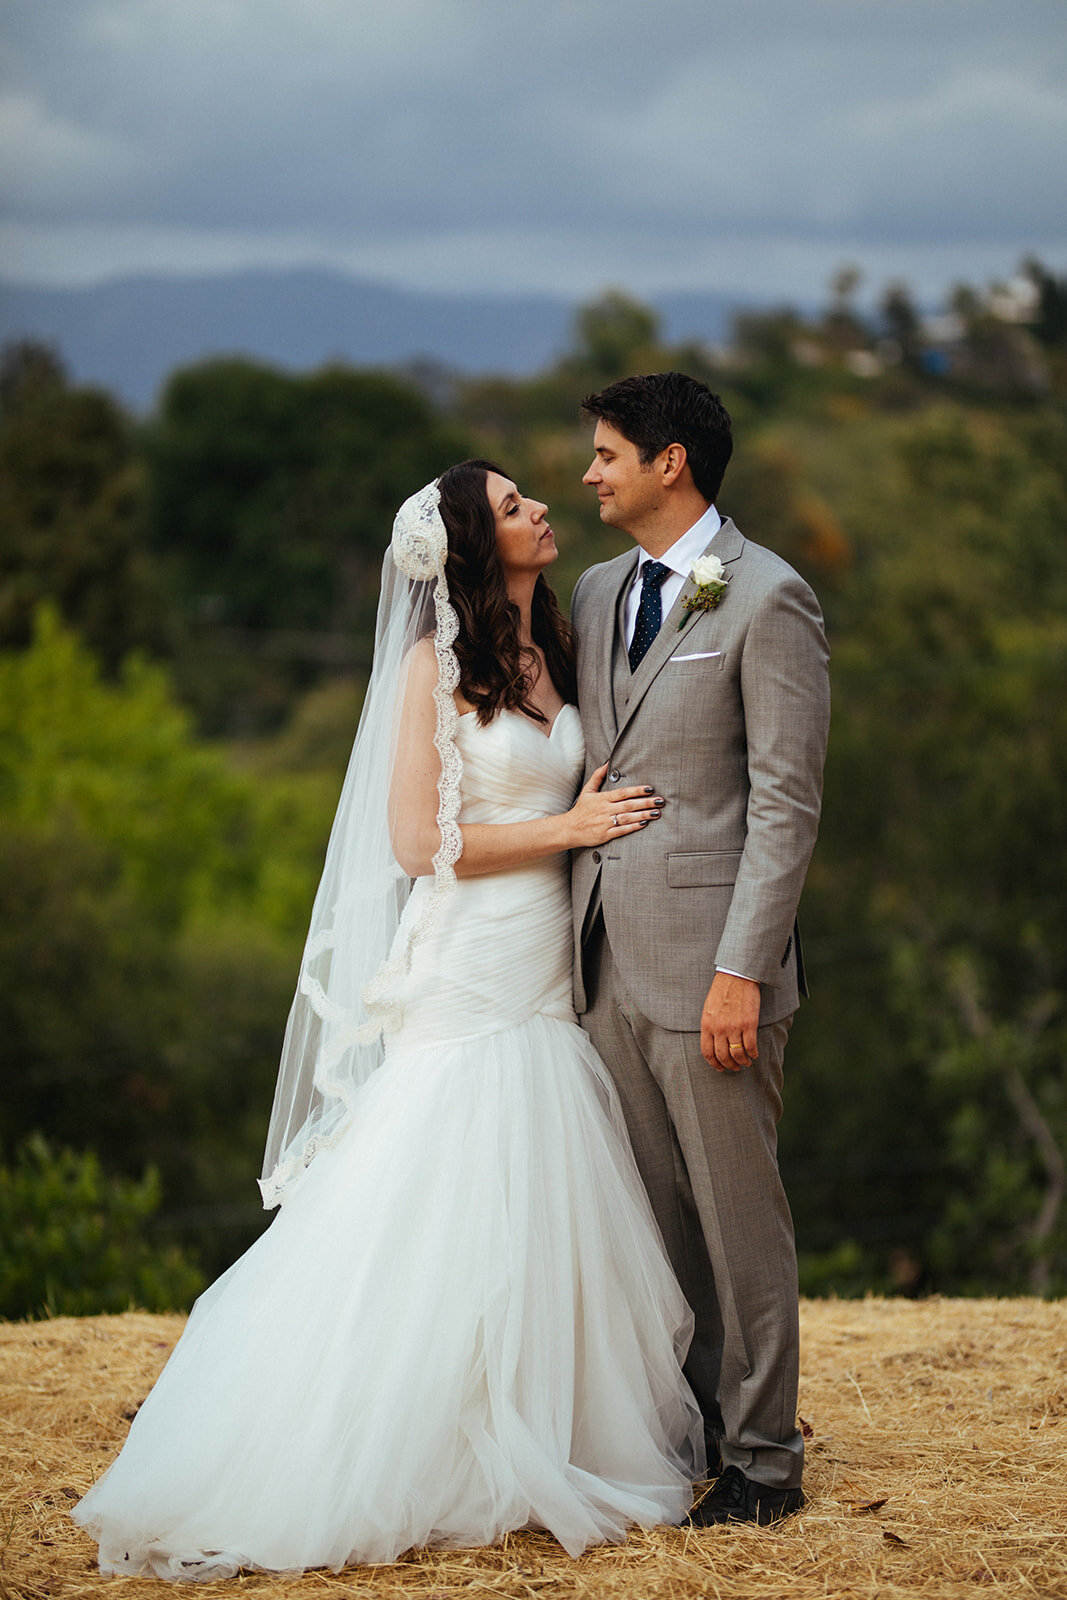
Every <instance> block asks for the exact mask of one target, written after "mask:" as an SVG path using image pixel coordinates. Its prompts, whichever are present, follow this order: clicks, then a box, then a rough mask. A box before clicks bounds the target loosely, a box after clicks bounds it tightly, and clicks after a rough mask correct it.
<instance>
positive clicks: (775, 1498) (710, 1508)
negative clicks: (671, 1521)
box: [689, 1467, 804, 1528]
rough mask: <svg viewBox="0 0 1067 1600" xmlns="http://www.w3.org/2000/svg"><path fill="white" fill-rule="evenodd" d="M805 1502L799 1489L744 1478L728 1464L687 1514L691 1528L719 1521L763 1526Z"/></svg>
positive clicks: (789, 1513) (797, 1508) (707, 1526)
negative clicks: (778, 1486)
mask: <svg viewBox="0 0 1067 1600" xmlns="http://www.w3.org/2000/svg"><path fill="white" fill-rule="evenodd" d="M803 1504H804V1495H803V1492H802V1491H801V1490H800V1489H772V1488H770V1487H769V1486H768V1485H767V1484H765V1483H756V1482H754V1481H753V1479H752V1478H746V1477H745V1475H744V1473H743V1472H742V1471H741V1469H740V1467H727V1468H726V1471H725V1472H724V1473H723V1474H722V1477H721V1478H719V1480H718V1482H717V1483H715V1484H713V1485H712V1487H711V1488H710V1489H709V1490H708V1492H707V1494H706V1495H705V1496H704V1498H703V1500H701V1502H700V1504H699V1505H696V1506H694V1507H693V1509H692V1511H691V1512H690V1513H689V1521H690V1522H691V1523H692V1525H693V1527H694V1528H713V1527H715V1526H716V1524H717V1523H720V1522H757V1523H759V1524H760V1525H761V1526H765V1525H766V1524H767V1523H768V1522H777V1521H778V1520H779V1519H780V1518H781V1517H789V1516H792V1514H793V1512H794V1511H799V1510H800V1508H801V1506H802V1505H803Z"/></svg>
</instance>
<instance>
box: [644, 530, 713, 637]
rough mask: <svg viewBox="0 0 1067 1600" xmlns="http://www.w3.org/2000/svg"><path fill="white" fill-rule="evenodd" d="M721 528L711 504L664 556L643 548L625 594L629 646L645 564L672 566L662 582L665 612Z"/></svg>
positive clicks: (661, 596)
mask: <svg viewBox="0 0 1067 1600" xmlns="http://www.w3.org/2000/svg"><path fill="white" fill-rule="evenodd" d="M721 527H722V518H721V517H720V516H719V513H718V512H717V511H716V509H715V507H714V506H709V507H708V509H707V510H706V511H705V513H704V515H703V516H702V517H701V518H700V519H699V521H697V522H694V523H693V526H692V527H691V528H690V529H689V530H688V532H687V533H683V534H682V537H681V538H680V539H675V541H674V543H673V544H672V545H671V547H670V549H669V550H665V551H664V552H663V554H662V555H661V556H650V555H649V554H648V552H647V550H642V552H641V559H640V561H639V562H638V563H637V571H636V572H635V573H634V579H633V583H632V584H631V585H630V592H629V594H628V595H627V596H626V647H627V649H629V647H630V645H631V644H632V643H633V637H634V629H635V628H636V627H637V608H638V606H639V605H640V604H641V584H642V583H643V581H644V576H645V567H646V566H647V565H648V563H649V562H650V561H661V562H662V563H663V565H664V566H665V567H670V569H671V570H670V572H669V573H668V574H667V576H666V577H665V578H664V580H663V582H662V583H661V584H660V587H659V592H660V599H661V601H662V604H663V615H664V616H666V615H667V612H668V611H669V610H670V609H671V606H673V604H674V602H675V601H676V600H677V598H678V596H679V595H680V594H681V592H682V588H683V585H684V584H685V580H686V579H687V578H688V577H689V573H690V569H691V567H692V565H693V562H694V561H696V560H698V559H699V558H700V557H701V556H702V555H703V554H704V551H705V550H706V549H707V548H708V545H709V543H710V542H711V540H712V539H713V538H714V536H715V535H716V534H717V533H718V531H719V529H720V528H721Z"/></svg>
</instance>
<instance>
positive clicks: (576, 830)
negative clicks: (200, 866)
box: [73, 461, 704, 1580]
mask: <svg viewBox="0 0 1067 1600" xmlns="http://www.w3.org/2000/svg"><path fill="white" fill-rule="evenodd" d="M556 554H557V552H556V545H555V540H554V537H553V533H552V529H551V527H550V525H549V522H548V520H547V508H546V507H545V506H543V505H541V504H540V503H539V502H537V501H534V500H530V499H526V498H524V497H523V496H521V495H520V494H519V493H518V490H517V489H516V487H515V485H514V484H513V483H512V482H511V481H510V480H509V479H508V478H507V477H506V476H505V475H504V474H503V473H502V472H501V471H500V470H499V469H498V468H496V467H494V466H493V465H492V464H491V463H489V462H486V461H468V462H463V463H462V464H461V465H459V466H456V467H452V468H450V469H449V470H448V471H447V472H445V473H444V474H443V476H442V477H441V478H440V479H439V480H438V481H436V482H435V483H432V484H429V485H428V486H427V487H426V488H425V489H423V490H421V491H420V492H419V493H418V494H417V495H414V496H412V498H411V499H410V500H408V501H407V502H406V503H405V504H404V506H403V507H402V508H401V510H400V512H399V513H398V515H397V518H396V522H395V524H394V528H393V540H392V544H391V545H390V548H389V551H388V552H387V555H386V560H385V566H384V570H383V579H382V596H381V602H380V605H379V613H378V627H377V634H376V640H375V657H374V668H373V672H372V676H371V683H370V687H369V689H368V693H367V699H366V703H365V705H364V710H363V714H362V716H361V719H360V726H359V731H358V733H357V736H356V742H355V747H354V750H353V754H352V759H351V762H350V764H349V770H348V774H347V777H346V779H345V785H344V789H343V792H342V796H341V801H340V805H339V807H338V812H337V817H336V819H335V822H334V827H333V832H332V834H331V838H330V845H329V849H328V852H327V857H326V864H325V869H324V872H323V878H322V883H321V885H320V887H319V892H318V896H317V898H316V902H315V908H314V911H313V914H312V923H311V930H310V933H309V935H308V942H307V946H306V948H305V952H304V958H303V962H302V965H301V972H300V981H299V987H298V991H297V995H296V999H295V1000H294V1003H293V1008H292V1012H291V1014H290V1018H289V1026H288V1029H287V1033H286V1039H285V1046H284V1050H283V1055H282V1065H281V1071H280V1074H279V1079H278V1088H277V1093H276V1097H275V1104H274V1110H273V1114H272V1118H271V1125H270V1132H269V1135H268V1144H267V1157H266V1163H265V1167H264V1175H263V1179H262V1182H261V1187H262V1190H263V1195H264V1203H265V1204H266V1205H267V1206H274V1205H278V1204H279V1203H281V1206H282V1209H281V1211H280V1213H279V1215H278V1217H277V1218H276V1219H275V1221H274V1224H273V1226H272V1227H271V1228H270V1229H268V1231H267V1232H266V1233H265V1234H264V1235H263V1236H262V1237H261V1238H260V1239H259V1240H258V1241H257V1243H256V1244H254V1245H253V1246H252V1248H251V1249H250V1250H249V1251H248V1252H247V1253H246V1254H245V1255H244V1256H242V1257H241V1259H240V1260H239V1261H237V1262H236V1263H235V1264H234V1265H233V1266H232V1267H231V1268H230V1269H229V1271H228V1272H226V1273H225V1274H224V1275H223V1276H222V1277H221V1278H220V1279H219V1280H218V1281H217V1282H216V1283H215V1284H213V1285H212V1287H211V1288H210V1289H208V1290H207V1292H206V1293H205V1294H203V1295H202V1296H201V1297H200V1299H199V1300H198V1301H197V1304H196V1306H195V1307H194V1309H193V1312H192V1315H191V1316H190V1318H189V1322H188V1325H187V1327H186V1330H185V1332H184V1334H183V1336H182V1338H181V1340H180V1342H179V1344H178V1346H177V1348H176V1349H175V1351H174V1353H173V1355H172V1357H171V1359H170V1361H169V1362H168V1364H167V1366H166V1368H165V1369H164V1371H163V1373H162V1375H161V1376H160V1378H159V1381H158V1382H157V1384H156V1386H155V1388H154V1389H153V1390H152V1392H151V1394H150V1395H149V1397H148V1399H147V1400H146V1401H145V1403H144V1405H143V1407H142V1408H141V1410H140V1412H139V1414H138V1416H137V1418H136V1420H135V1421H134V1424H133V1426H132V1428H131V1430H130V1434H129V1437H128V1439H127V1441H126V1444H125V1446H124V1447H123V1450H122V1453H121V1454H120V1456H119V1457H118V1459H117V1460H116V1461H115V1462H114V1463H113V1465H112V1466H111V1467H110V1468H109V1470H108V1471H107V1472H106V1473H105V1474H104V1476H103V1477H102V1478H101V1479H100V1480H99V1482H98V1483H96V1484H95V1485H94V1487H93V1488H92V1489H91V1490H90V1491H89V1493H88V1494H87V1495H86V1496H85V1498H84V1499H83V1500H81V1501H80V1503H79V1504H78V1505H77V1506H76V1508H75V1510H74V1513H73V1514H74V1517H75V1519H76V1520H77V1521H78V1522H79V1523H80V1524H81V1525H82V1526H83V1527H85V1528H86V1529H87V1530H88V1531H89V1532H90V1533H91V1534H92V1536H93V1538H94V1539H96V1541H97V1542H98V1544H99V1547H100V1550H99V1559H100V1568H101V1571H102V1572H104V1573H105V1574H116V1573H153V1574H155V1575H157V1576H159V1577H165V1578H176V1579H205V1580H206V1579H215V1578H222V1577H228V1576H233V1575H234V1574H235V1573H236V1572H237V1571H238V1569H240V1568H242V1567H245V1568H262V1569H270V1570H283V1571H291V1570H300V1569H304V1568H309V1567H332V1568H334V1569H337V1568H340V1567H342V1566H345V1565H346V1564H348V1563H355V1562H390V1561H393V1560H395V1559H396V1557H397V1556H398V1555H400V1554H401V1553H402V1552H403V1551H404V1550H407V1549H409V1548H411V1547H413V1546H421V1545H432V1544H446V1545H473V1544H487V1543H492V1542H494V1541H496V1540H499V1539H501V1538H502V1537H503V1536H504V1535H505V1534H506V1533H507V1532H508V1531H509V1530H511V1529H515V1528H522V1527H534V1528H544V1529H548V1530H549V1531H550V1532H551V1533H553V1534H554V1535H555V1537H556V1538H557V1539H558V1540H559V1542H560V1544H561V1545H562V1546H563V1547H564V1549H566V1550H567V1551H568V1552H569V1553H570V1554H571V1555H577V1554H579V1553H580V1552H581V1551H582V1550H584V1549H585V1548H586V1547H587V1546H589V1545H590V1544H593V1543H596V1542H599V1541H604V1540H619V1539H621V1538H623V1537H624V1536H625V1531H626V1529H627V1527H629V1526H631V1525H634V1524H637V1525H639V1526H642V1527H649V1526H652V1525H654V1524H656V1523H660V1522H668V1523H678V1522H680V1521H682V1519H683V1518H684V1516H685V1514H686V1512H687V1510H688V1508H689V1506H690V1502H691V1500H692V1489H691V1484H692V1480H693V1479H694V1478H695V1477H699V1476H700V1475H701V1474H702V1472H703V1467H704V1443H703V1431H702V1423H701V1418H700V1414H699V1411H698V1409H697V1407H696V1404H695V1402H694V1400H693V1397H692V1394H691V1392H690V1390H689V1388H688V1385H687V1384H686V1381H685V1379H684V1378H683V1376H682V1371H681V1363H682V1361H683V1359H684V1357H685V1353H686V1348H687V1345H688V1340H689V1335H690V1329H691V1318H690V1314H689V1310H688V1307H687V1306H686V1304H685V1301H684V1300H683V1298H682V1296H681V1293H680V1291H679V1289H678V1287H677V1284H676V1282H675V1280H674V1278H673V1276H672V1274H671V1271H670V1268H669V1266H668V1264H667V1261H666V1258H665V1256H664V1253H663V1247H662V1244H661V1242H660V1239H659V1235H658V1233H657V1231H656V1228H655V1224H654V1223H653V1221H652V1216H651V1212H650V1210H649V1206H648V1202H647V1200H646V1198H645V1193H644V1189H643V1187H642V1185H641V1181H640V1178H639V1176H638V1173H637V1169H636V1166H635V1165H634V1160H633V1156H632V1154H631V1152H630V1148H629V1145H628V1143H627V1141H626V1134H625V1131H624V1129H623V1124H622V1120H621V1114H620V1111H619V1108H618V1105H617V1103H616V1100H615V1097H614V1092H613V1090H612V1088H611V1087H610V1084H609V1081H608V1078H607V1075H606V1072H605V1069H604V1067H603V1065H602V1063H601V1062H600V1060H599V1058H598V1056H597V1055H596V1053H595V1052H594V1050H593V1048H592V1046H591V1045H590V1043H589V1040H588V1039H587V1037H586V1035H585V1034H584V1033H583V1032H582V1031H581V1029H580V1028H579V1027H578V1026H577V1023H576V1021H575V1017H574V1013H573V1010H572V1007H571V992H570V973H571V933H570V927H571V919H570V908H569V894H568V879H567V851H568V850H569V849H571V848H573V847H575V846H579V845H584V846H588V845H592V844H600V843H604V842H607V841H609V840H612V839H616V838H619V837H621V836H622V835H624V834H626V833H629V832H632V831H633V830H635V829H637V828H643V827H649V826H652V827H654V826H655V821H656V818H657V816H658V814H659V807H660V806H661V804H662V802H661V801H660V800H659V799H658V798H657V797H656V796H655V795H654V794H653V793H652V792H651V791H649V790H647V789H644V788H640V787H629V788H618V789H614V790H612V791H610V792H609V793H603V792H601V790H600V787H599V786H600V783H601V782H602V781H603V777H604V773H605V770H606V769H604V768H601V769H600V771H599V772H597V773H596V774H595V775H594V777H593V779H592V780H591V781H590V782H589V783H588V784H586V786H585V788H584V789H582V790H581V792H580V793H578V794H577V798H575V794H576V791H577V790H578V785H579V781H580V774H581V772H582V768H583V760H584V750H583V742H582V733H581V726H580V723H579V719H578V715H577V711H576V708H575V705H574V690H573V657H572V650H571V642H570V636H569V630H568V628H567V625H566V623H565V622H564V620H563V618H562V616H561V614H560V612H559V610H558V608H557V605H556V601H555V598H554V596H553V594H552V591H551V589H550V588H549V586H548V584H547V582H546V580H545V577H544V573H545V570H546V568H548V567H549V566H550V565H551V563H552V562H553V561H554V560H555V559H556Z"/></svg>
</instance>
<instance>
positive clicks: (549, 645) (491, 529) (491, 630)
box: [438, 459, 578, 727]
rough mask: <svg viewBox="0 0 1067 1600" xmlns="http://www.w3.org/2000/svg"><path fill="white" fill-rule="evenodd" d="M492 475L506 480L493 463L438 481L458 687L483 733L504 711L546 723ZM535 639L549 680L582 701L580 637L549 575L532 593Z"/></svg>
mask: <svg viewBox="0 0 1067 1600" xmlns="http://www.w3.org/2000/svg"><path fill="white" fill-rule="evenodd" d="M490 472H498V473H499V474H500V476H501V477H502V478H506V477H508V474H507V473H506V472H505V471H504V469H503V467H498V466H497V465H496V463H495V462H493V461H483V460H480V459H478V460H471V461H461V462H459V464H458V465H457V466H454V467H449V468H448V470H447V472H443V473H442V474H441V476H440V478H439V479H438V487H439V489H440V492H441V504H440V510H441V516H442V518H443V520H444V524H445V529H446V531H447V533H448V558H447V560H446V563H445V575H446V577H447V579H448V592H449V595H450V597H451V600H452V604H453V606H454V607H455V608H456V614H457V615H458V617H459V636H458V638H457V639H456V644H455V651H456V659H457V660H458V662H459V686H460V690H461V692H462V694H463V696H464V698H465V699H466V700H468V701H469V702H470V704H471V705H472V706H474V708H475V710H476V711H477V713H478V721H479V722H480V723H481V724H482V726H483V727H484V726H485V725H486V724H487V723H489V722H492V720H493V718H494V717H495V716H496V714H497V712H498V711H501V710H508V711H522V712H523V713H524V714H525V715H526V716H528V717H531V718H532V719H533V721H534V722H545V721H547V718H546V717H545V715H544V713H543V712H541V711H539V710H538V709H537V707H536V706H535V705H534V704H533V703H532V702H531V700H530V691H531V689H532V688H533V683H534V676H533V669H534V667H535V665H536V657H535V656H534V654H533V652H532V651H531V650H530V649H529V648H524V647H523V646H522V645H521V644H520V643H519V608H518V606H516V605H515V604H514V602H513V601H511V600H509V599H508V589H507V582H506V580H505V577H504V564H503V562H502V561H501V559H500V554H499V552H498V550H497V543H496V518H495V517H494V515H493V508H492V506H491V505H490V504H489V495H488V491H487V486H486V479H487V477H488V474H489V473H490ZM531 633H532V635H533V640H534V643H535V644H537V645H540V647H541V649H542V650H543V651H544V653H545V662H546V664H547V666H548V671H549V676H550V677H551V679H552V682H553V683H554V684H555V686H556V688H557V689H558V690H559V692H560V694H561V695H562V696H563V699H564V700H566V701H569V702H571V703H572V704H573V703H574V702H575V701H576V700H577V698H578V694H577V683H576V678H575V663H574V637H573V635H572V633H571V628H570V624H569V623H568V621H567V619H566V618H565V617H564V615H563V613H562V611H561V610H560V608H559V603H558V601H557V600H556V597H555V595H554V594H553V592H552V590H551V588H550V587H549V584H548V582H547V580H546V578H545V575H544V573H543V572H542V573H539V574H538V577H537V582H536V583H535V585H534V592H533V608H532V615H531Z"/></svg>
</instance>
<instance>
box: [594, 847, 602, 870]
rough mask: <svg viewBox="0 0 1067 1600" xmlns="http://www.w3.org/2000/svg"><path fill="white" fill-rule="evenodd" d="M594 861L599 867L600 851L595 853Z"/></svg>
mask: <svg viewBox="0 0 1067 1600" xmlns="http://www.w3.org/2000/svg"><path fill="white" fill-rule="evenodd" d="M593 860H594V861H595V862H596V864H597V866H598V867H599V865H600V851H599V850H594V851H593Z"/></svg>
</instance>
